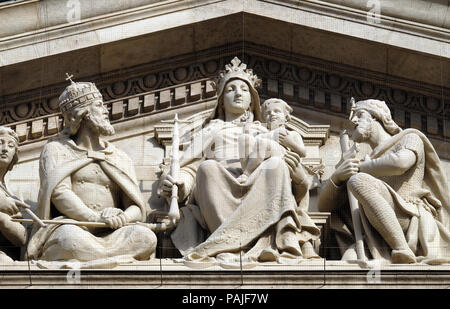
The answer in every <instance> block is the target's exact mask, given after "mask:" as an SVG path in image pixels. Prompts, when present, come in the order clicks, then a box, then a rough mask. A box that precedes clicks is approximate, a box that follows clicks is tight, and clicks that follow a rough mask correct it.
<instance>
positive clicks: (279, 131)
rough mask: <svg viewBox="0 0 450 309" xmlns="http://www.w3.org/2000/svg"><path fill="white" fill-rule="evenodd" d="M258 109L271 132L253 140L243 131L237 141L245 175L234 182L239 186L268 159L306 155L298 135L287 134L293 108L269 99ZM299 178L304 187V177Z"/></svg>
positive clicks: (282, 102) (295, 133)
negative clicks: (292, 154) (294, 154)
mask: <svg viewBox="0 0 450 309" xmlns="http://www.w3.org/2000/svg"><path fill="white" fill-rule="evenodd" d="M261 108H262V114H263V119H266V122H267V128H268V129H269V130H270V132H268V133H263V134H259V135H257V136H256V137H254V136H252V135H250V134H247V133H248V132H246V130H245V129H244V134H243V135H242V136H240V138H239V152H240V158H241V166H242V169H243V171H244V172H243V174H242V175H241V176H239V177H238V179H237V180H238V181H239V182H240V183H245V182H246V181H247V179H248V177H249V176H250V175H251V173H252V172H253V171H254V170H255V169H256V168H257V167H258V166H259V165H260V164H261V162H263V161H264V160H265V159H267V158H270V157H274V156H279V157H284V156H285V155H286V152H287V150H290V151H292V152H294V153H296V154H298V155H299V156H300V157H305V155H306V148H305V145H304V144H303V139H302V137H301V135H300V134H299V133H298V132H296V131H288V130H287V129H286V126H285V124H286V122H287V121H289V120H290V114H291V113H292V108H291V107H290V106H289V105H288V104H287V103H286V102H285V101H283V100H281V99H268V100H266V101H265V102H264V103H263V105H262V106H261ZM278 142H279V143H278ZM302 178H303V181H304V182H305V183H307V182H306V174H304V176H303V177H302Z"/></svg>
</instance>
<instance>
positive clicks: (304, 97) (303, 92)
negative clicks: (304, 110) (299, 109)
mask: <svg viewBox="0 0 450 309" xmlns="http://www.w3.org/2000/svg"><path fill="white" fill-rule="evenodd" d="M298 98H299V99H300V101H304V102H302V103H308V102H309V89H308V88H306V87H302V86H300V87H298Z"/></svg>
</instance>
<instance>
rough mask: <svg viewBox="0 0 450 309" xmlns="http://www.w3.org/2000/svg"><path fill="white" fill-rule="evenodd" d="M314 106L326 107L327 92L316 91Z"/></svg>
mask: <svg viewBox="0 0 450 309" xmlns="http://www.w3.org/2000/svg"><path fill="white" fill-rule="evenodd" d="M314 105H315V106H316V107H319V108H323V107H325V92H324V91H322V90H318V89H317V90H316V91H315V93H314Z"/></svg>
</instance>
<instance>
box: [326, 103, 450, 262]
mask: <svg viewBox="0 0 450 309" xmlns="http://www.w3.org/2000/svg"><path fill="white" fill-rule="evenodd" d="M350 120H351V121H352V122H353V124H354V125H355V130H354V133H353V136H352V137H353V140H354V142H355V143H361V142H366V143H368V144H369V145H370V146H371V148H372V149H373V151H372V153H371V154H370V156H366V158H365V159H364V160H363V161H359V160H358V159H356V158H355V149H356V150H357V147H352V149H351V150H350V151H348V152H346V153H344V154H343V159H342V160H341V162H340V164H339V165H338V166H337V168H336V170H335V172H334V173H333V174H332V176H331V177H330V179H329V181H328V182H327V183H326V185H325V186H324V188H323V191H322V192H321V194H320V200H319V205H318V207H319V210H320V211H332V213H333V217H332V220H331V222H332V226H333V229H334V235H335V237H336V240H337V244H338V246H339V247H340V249H341V256H342V259H343V260H351V259H356V252H355V245H354V244H355V237H354V236H355V231H354V230H353V229H352V226H353V225H352V224H351V219H350V216H349V208H348V200H347V197H346V196H347V194H346V193H347V188H348V190H349V191H350V192H351V194H352V195H353V196H354V197H355V198H356V200H357V202H358V205H359V210H360V214H361V216H360V218H361V222H362V229H363V231H364V233H363V234H364V240H365V243H366V245H367V246H366V251H365V254H366V256H368V257H371V258H373V259H381V260H385V261H388V262H392V263H415V262H424V263H429V264H440V263H448V262H450V247H449V245H450V221H449V207H450V204H449V191H448V184H447V180H446V176H445V173H444V171H443V169H442V167H441V163H440V160H439V158H438V156H437V154H436V152H435V150H434V148H433V146H432V145H431V143H430V142H429V140H428V139H427V137H426V136H425V135H423V134H422V133H421V132H419V131H418V130H415V129H406V130H402V129H401V128H400V127H399V126H398V125H397V124H396V123H395V122H394V121H393V120H392V117H391V113H390V110H389V108H388V107H387V105H386V104H385V102H383V101H379V100H365V101H359V102H357V103H356V104H354V105H353V106H352V111H351V115H350ZM346 183H347V186H345V184H346Z"/></svg>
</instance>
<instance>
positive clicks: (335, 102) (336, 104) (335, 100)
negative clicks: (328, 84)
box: [330, 93, 342, 112]
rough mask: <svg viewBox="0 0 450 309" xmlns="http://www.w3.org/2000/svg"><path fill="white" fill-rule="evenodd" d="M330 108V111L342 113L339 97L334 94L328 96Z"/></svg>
mask: <svg viewBox="0 0 450 309" xmlns="http://www.w3.org/2000/svg"><path fill="white" fill-rule="evenodd" d="M330 107H331V110H332V111H335V112H341V111H342V103H341V96H340V95H338V94H335V93H332V94H331V95H330Z"/></svg>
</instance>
